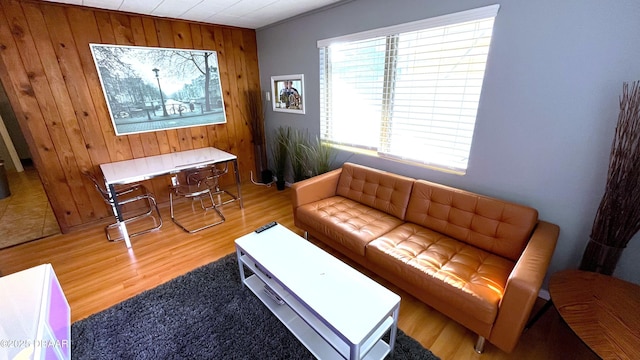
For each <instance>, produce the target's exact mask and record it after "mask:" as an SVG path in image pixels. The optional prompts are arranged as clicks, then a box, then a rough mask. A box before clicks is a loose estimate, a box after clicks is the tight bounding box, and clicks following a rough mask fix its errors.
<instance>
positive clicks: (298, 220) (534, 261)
mask: <svg viewBox="0 0 640 360" xmlns="http://www.w3.org/2000/svg"><path fill="white" fill-rule="evenodd" d="M292 190H293V199H292V201H293V215H294V221H295V225H296V226H297V227H299V228H300V229H302V230H304V231H305V232H306V234H308V235H311V236H313V237H314V238H316V239H318V240H320V241H322V242H324V243H326V244H327V245H329V246H331V247H332V248H334V249H336V250H338V251H340V252H341V253H343V254H344V255H347V256H348V257H349V258H351V259H352V260H354V261H356V262H357V263H359V264H361V265H363V266H364V267H366V268H368V269H369V270H371V271H373V272H374V273H376V274H378V275H380V276H381V277H383V278H385V279H387V280H388V281H390V282H392V283H393V284H395V285H397V286H398V287H400V288H401V289H403V290H405V291H407V292H408V293H410V294H412V295H413V296H415V297H416V298H418V299H420V300H421V301H423V302H424V303H426V304H428V305H429V306H431V307H433V308H435V309H436V310H438V311H440V312H441V313H443V314H445V315H447V316H448V317H450V318H451V319H453V320H455V321H457V322H458V323H460V324H462V325H464V326H465V327H467V328H468V329H470V330H472V331H474V332H475V333H477V334H478V341H477V342H476V345H475V348H476V351H478V352H481V351H482V349H483V346H484V342H485V339H486V340H488V341H489V342H491V343H492V344H494V345H495V346H497V347H498V348H500V349H502V350H503V351H506V352H511V351H512V350H513V348H514V347H515V346H516V344H517V342H518V339H519V338H520V334H521V333H522V330H523V328H524V326H525V324H526V322H527V320H528V318H529V315H530V313H531V309H532V307H533V305H534V302H535V300H536V298H537V296H538V292H539V291H540V287H541V285H542V281H543V279H544V276H545V274H546V271H547V267H548V265H549V262H550V260H551V256H552V255H553V251H554V249H555V246H556V242H557V239H558V234H559V231H560V229H559V227H558V226H557V225H554V224H551V223H548V222H545V221H541V220H539V219H538V212H537V211H536V210H535V209H533V208H530V207H526V206H522V205H517V204H513V203H509V202H506V201H502V200H498V199H494V198H490V197H486V196H482V195H478V194H474V193H471V192H467V191H463V190H459V189H455V188H451V187H447V186H443V185H439V184H435V183H431V182H428V181H424V180H416V179H412V178H408V177H404V176H400V175H397V174H393V173H389V172H384V171H380V170H377V169H373V168H368V167H364V166H361V165H356V164H351V163H345V164H344V165H343V166H342V168H340V169H337V170H334V171H331V172H328V173H325V174H322V175H319V176H316V177H313V178H310V179H307V180H304V181H300V182H297V183H295V184H294V185H293V186H292Z"/></svg>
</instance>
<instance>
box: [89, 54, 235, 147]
mask: <svg viewBox="0 0 640 360" xmlns="http://www.w3.org/2000/svg"><path fill="white" fill-rule="evenodd" d="M89 46H90V47H91V54H92V55H93V59H94V61H95V64H96V68H97V69H98V76H99V77H100V83H101V85H102V90H103V92H104V97H105V100H106V102H107V107H108V108H109V114H110V116H111V121H112V122H113V128H114V129H115V133H116V135H126V134H135V133H142V132H150V131H159V130H167V129H175V128H182V127H191V126H202V125H211V124H222V123H226V122H227V118H226V114H225V109H224V101H223V99H222V88H221V85H220V71H219V69H218V57H217V53H216V52H215V51H212V50H185V49H170V48H153V47H141V46H119V45H104V44H89Z"/></svg>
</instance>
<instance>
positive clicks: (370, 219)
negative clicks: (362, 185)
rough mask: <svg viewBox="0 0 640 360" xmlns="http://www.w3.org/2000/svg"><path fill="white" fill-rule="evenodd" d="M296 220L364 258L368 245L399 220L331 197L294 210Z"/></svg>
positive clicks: (366, 207) (400, 222)
mask: <svg viewBox="0 0 640 360" xmlns="http://www.w3.org/2000/svg"><path fill="white" fill-rule="evenodd" d="M296 216H297V218H298V220H299V221H300V222H302V223H304V224H306V227H307V228H308V230H309V231H312V232H319V233H322V234H324V235H326V236H328V237H329V238H331V239H332V240H333V241H336V242H338V243H340V244H341V245H343V246H345V247H346V248H348V249H350V250H352V251H354V252H356V253H358V254H360V255H362V256H364V248H365V246H366V245H367V243H368V242H370V241H371V240H373V239H375V238H377V237H379V236H380V235H382V234H384V233H386V232H388V231H389V230H391V229H393V228H395V227H396V226H398V225H400V224H402V220H400V219H398V218H396V217H394V216H391V215H389V214H387V213H385V212H382V211H380V210H376V209H372V208H370V207H368V206H366V205H362V204H360V203H358V202H356V201H353V200H351V199H347V198H344V197H342V196H333V197H330V198H326V199H323V200H319V201H316V202H313V203H310V204H306V205H303V206H300V207H298V208H297V209H296Z"/></svg>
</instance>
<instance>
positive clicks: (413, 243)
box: [366, 223, 515, 324]
mask: <svg viewBox="0 0 640 360" xmlns="http://www.w3.org/2000/svg"><path fill="white" fill-rule="evenodd" d="M366 253H367V258H368V259H369V260H370V261H371V262H372V263H374V264H375V266H376V267H380V268H381V269H383V270H382V271H386V272H391V273H394V274H395V275H396V276H401V277H402V278H404V279H406V280H407V281H409V282H410V283H412V284H414V286H415V288H416V289H421V290H420V291H422V292H425V293H427V294H429V296H432V297H436V298H438V299H439V300H440V301H442V302H443V303H446V304H449V305H450V307H451V309H453V310H454V311H456V312H459V311H462V312H464V313H466V314H468V316H470V317H473V318H476V319H478V320H479V321H481V322H484V323H486V324H493V322H494V321H495V318H496V315H497V312H498V305H499V304H500V300H501V299H502V296H503V293H504V288H505V284H506V282H507V278H508V277H509V274H510V273H511V270H512V269H513V267H514V266H515V263H514V262H513V261H510V260H508V259H505V258H502V257H500V256H496V255H494V254H491V253H488V252H486V251H483V250H481V249H478V248H475V247H473V246H470V245H468V244H465V243H464V242H461V241H458V240H455V239H452V238H450V237H448V236H446V235H443V234H440V233H438V232H435V231H433V230H429V229H426V228H424V227H422V226H419V225H416V224H412V223H405V224H403V225H400V226H399V227H397V228H396V229H393V230H391V231H390V232H389V233H387V234H385V235H383V236H381V237H380V238H378V239H376V240H373V241H372V242H371V243H369V244H368V245H367V249H366Z"/></svg>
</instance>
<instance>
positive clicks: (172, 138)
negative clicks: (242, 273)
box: [0, 0, 640, 358]
mask: <svg viewBox="0 0 640 360" xmlns="http://www.w3.org/2000/svg"><path fill="white" fill-rule="evenodd" d="M491 4H493V3H492V2H487V1H462V2H455V3H452V2H444V1H429V2H424V1H410V0H400V1H394V2H387V1H382V0H379V1H378V0H367V1H363V0H356V1H344V2H340V3H338V4H337V5H335V6H331V7H328V8H326V9H323V10H322V11H317V12H313V13H310V14H307V15H306V16H302V17H297V18H293V19H291V20H289V21H284V22H281V23H277V24H274V25H270V26H265V27H263V28H259V29H257V30H255V31H254V30H251V29H236V28H228V27H224V26H215V25H201V24H199V25H194V24H191V23H189V22H184V21H179V20H167V19H154V18H151V17H143V16H136V15H131V14H122V13H117V12H102V11H93V10H91V9H88V8H83V7H77V6H68V5H53V4H48V3H47V4H45V3H42V2H37V1H7V2H3V3H2V11H3V14H2V16H3V18H4V19H5V20H6V21H5V20H3V21H2V24H3V25H1V26H0V41H1V42H2V44H5V45H4V46H3V48H2V53H1V54H2V62H1V63H2V64H3V66H2V67H1V68H0V79H1V80H2V82H3V84H4V85H5V87H7V92H8V93H9V95H10V99H11V100H12V103H13V104H18V107H17V109H15V110H16V113H17V114H18V115H19V118H20V119H21V121H22V125H23V129H28V134H26V135H27V136H28V137H29V141H30V146H31V150H32V153H34V163H35V164H36V167H37V168H38V171H39V172H40V176H41V178H42V179H43V182H44V183H45V189H46V191H47V194H48V196H49V199H50V202H51V203H52V207H53V209H54V212H55V214H56V216H57V218H58V221H59V223H60V226H61V228H62V230H63V232H65V233H68V234H69V236H71V238H65V239H64V240H61V243H60V244H61V245H62V244H64V246H61V247H60V248H59V249H57V251H61V252H66V253H67V254H68V256H69V257H70V258H75V257H84V256H88V254H86V253H85V250H84V249H85V248H84V247H85V246H87V242H86V241H87V240H86V239H84V236H87V238H90V239H92V240H93V241H100V242H103V244H101V245H100V246H99V248H97V249H99V251H103V252H105V251H106V252H108V253H109V254H110V255H111V256H113V258H117V259H120V260H122V259H121V258H127V257H129V258H130V257H131V256H132V255H128V254H127V252H126V250H125V248H124V247H123V246H121V245H122V244H112V243H107V242H106V241H105V240H104V236H103V234H102V233H101V231H102V229H101V227H100V226H97V225H96V222H98V223H100V224H102V222H100V221H104V220H101V219H107V218H108V217H109V216H110V215H111V214H110V209H109V208H106V207H105V206H104V204H102V203H101V201H100V199H99V198H98V197H97V196H96V194H94V189H92V188H91V186H90V184H88V183H87V182H86V181H84V180H83V179H82V176H81V170H86V169H92V170H95V169H97V166H98V165H99V164H101V163H105V162H110V161H116V160H123V159H129V158H134V157H140V156H146V155H152V154H159V153H168V152H173V151H177V150H186V149H190V148H199V147H204V146H216V147H220V148H222V149H224V150H226V151H229V152H232V153H234V154H236V155H237V156H238V160H239V165H240V170H241V178H242V179H243V181H244V183H246V182H247V180H248V179H249V178H250V177H251V174H250V171H251V170H253V168H254V154H253V147H252V146H248V144H250V143H251V136H250V131H249V129H248V128H247V126H246V125H245V124H244V121H243V120H244V119H243V114H242V110H241V109H242V104H241V103H240V99H241V98H242V93H243V92H244V91H245V90H249V89H259V90H260V91H261V92H262V93H263V94H264V93H265V92H270V91H271V76H278V75H287V74H304V80H305V84H304V91H305V94H304V96H305V100H306V111H305V114H287V113H282V112H274V111H271V109H270V108H271V103H265V107H266V110H265V127H266V134H267V138H268V139H269V137H270V136H271V134H273V132H274V131H275V130H276V129H277V128H278V127H280V126H291V127H294V128H300V129H307V130H308V131H309V133H310V134H312V135H316V134H319V132H320V124H319V121H318V116H319V113H320V103H319V98H320V89H319V56H318V47H317V42H318V41H319V40H322V39H328V38H332V37H336V36H342V35H345V34H352V33H357V32H361V31H365V30H370V29H374V28H380V27H384V26H390V25H396V24H402V23H407V22H411V21H416V20H421V19H426V18H431V17H435V16H440V15H444V14H449V13H455V12H459V11H464V10H468V9H473V8H478V7H481V6H486V5H491ZM639 12H640V8H639V7H638V6H637V4H636V3H635V2H634V1H619V2H616V3H615V4H607V3H604V2H598V1H588V2H584V1H577V0H575V1H563V2H554V1H544V2H539V1H538V2H526V3H525V2H519V1H505V2H502V3H500V10H499V12H498V14H497V16H496V20H495V25H494V32H493V39H492V44H491V50H490V54H489V57H488V60H487V68H486V72H485V79H484V84H483V92H482V98H481V101H480V103H479V107H478V115H477V122H476V127H475V133H474V139H473V147H472V151H471V153H470V157H469V162H468V168H467V170H466V174H464V175H456V174H451V173H447V172H442V171H437V170H433V169H430V168H425V167H416V166H410V165H406V164H404V163H400V162H394V161H390V160H384V159H381V158H372V157H368V156H365V155H361V154H354V153H347V152H340V153H339V155H338V158H337V159H336V163H338V164H340V163H343V162H345V161H349V162H355V163H359V164H363V165H367V166H371V167H375V168H379V169H383V170H387V171H391V172H395V173H399V174H403V175H406V176H411V177H415V178H420V179H427V180H430V181H434V182H438V183H443V184H447V185H449V186H454V187H458V188H462V189H465V190H469V191H474V192H478V193H481V194H485V195H489V196H494V197H498V198H502V199H506V200H509V201H513V202H517V203H522V204H525V205H528V206H531V207H533V208H536V209H537V210H538V211H539V213H540V218H541V219H545V220H547V221H550V222H553V223H555V224H558V225H559V226H560V229H561V230H560V237H559V240H558V244H557V248H556V251H555V253H554V257H553V259H552V262H551V265H550V267H549V270H548V274H549V275H550V274H553V273H555V272H558V271H560V270H564V269H569V268H576V267H577V266H578V265H579V262H580V258H581V256H582V253H583V251H584V249H585V246H586V243H587V241H588V239H589V232H590V230H591V224H592V222H593V218H594V216H595V213H596V210H597V207H598V203H599V201H600V198H601V197H602V193H603V190H604V184H605V181H606V174H607V166H608V160H609V150H610V146H611V141H612V139H613V135H614V130H615V122H616V119H617V114H618V97H619V95H620V92H621V90H622V84H623V82H630V81H633V80H636V79H637V77H638V71H637V61H636V59H637V58H638V55H639V52H640V49H639V48H638V47H637V46H633V44H635V34H637V33H638V30H640V29H639V27H640V24H638V22H637V19H638V15H640V14H639ZM60 19H66V22H65V21H60ZM9 23H11V24H19V25H21V26H18V27H15V26H14V27H12V28H9V27H8V26H6V25H5V24H9ZM195 32H197V33H198V34H200V37H197V36H189V37H186V36H183V35H184V34H191V35H193V33H195ZM207 34H211V35H210V36H208V35H207ZM194 39H200V40H199V42H198V41H197V40H194ZM88 43H114V44H122V45H142V46H160V47H178V48H213V49H215V50H217V51H219V52H221V53H223V54H224V55H226V57H225V58H224V60H223V57H222V56H221V60H220V63H221V69H223V70H222V73H225V72H226V74H225V76H227V82H226V83H224V82H223V90H224V97H225V104H226V107H227V109H228V123H227V124H225V125H214V126H210V127H206V128H190V129H180V130H171V131H166V132H158V133H145V134H137V135H128V136H115V135H114V134H113V129H112V125H111V123H110V121H109V114H108V113H107V110H106V107H105V106H104V99H103V98H102V93H101V88H100V83H99V80H98V78H97V72H96V70H95V66H94V64H93V60H92V59H91V54H90V52H89V49H88V46H87V44H88ZM240 49H241V50H240ZM232 59H233V61H232ZM223 61H225V63H224V64H226V65H225V66H224V68H223V66H222V64H223ZM7 84H11V85H12V86H7ZM14 107H15V105H14ZM27 119H28V121H27ZM74 134H75V136H77V137H78V138H80V136H81V137H82V139H83V140H82V141H77V139H76V138H74V137H73V135H74ZM150 183H151V187H152V189H153V191H154V193H156V195H157V196H158V198H159V199H161V200H160V201H161V202H166V200H167V199H168V190H167V187H166V184H165V182H163V181H161V180H153V181H151V182H150ZM260 190H273V189H260ZM274 192H275V191H274ZM248 194H249V191H247V197H250V196H249V195H248ZM277 196H278V199H280V197H286V195H284V193H282V194H281V193H278V194H277ZM277 204H279V205H280V206H283V210H277V213H276V214H277V215H274V217H277V218H278V219H277V220H278V221H279V222H282V223H284V224H285V225H287V226H288V227H290V228H292V229H293V228H294V227H293V223H292V220H291V219H290V218H286V217H287V216H290V215H288V214H287V213H286V212H287V211H288V212H290V207H289V206H290V205H289V203H288V202H287V201H285V200H282V199H280V200H278V201H276V202H275V204H274V205H277ZM229 209H230V210H229V211H230V212H231V211H236V210H234V209H232V208H229ZM252 209H259V210H258V211H260V212H265V211H267V209H265V208H263V207H261V205H260V203H259V202H254V203H251V202H248V204H246V205H245V209H244V210H243V214H246V215H247V216H249V215H248V213H250V212H253V210H252ZM165 210H166V209H165ZM235 216H237V217H238V219H240V217H241V216H242V215H241V214H240V213H238V214H236V215H235ZM281 219H282V220H281ZM287 219H288V220H287ZM269 220H270V218H269V216H267V214H264V213H262V214H260V216H259V217H258V218H252V220H251V221H250V222H249V223H248V224H244V225H243V227H242V230H244V231H246V232H250V231H252V230H253V228H255V227H257V226H259V225H261V224H262V223H265V222H267V221H269ZM237 221H238V222H236V223H235V224H239V223H240V222H241V221H240V220H237ZM232 223H233V222H231V221H229V223H227V224H225V225H230V224H232ZM87 229H90V230H87ZM85 231H88V233H87V234H86V235H83V234H84V232H85ZM162 231H164V229H163V230H162ZM212 233H213V234H216V235H215V236H223V235H225V234H229V236H232V237H233V236H236V235H238V234H237V233H236V232H235V230H234V231H229V230H226V231H221V234H219V233H216V232H215V231H213V232H212ZM171 234H172V235H171V236H170V238H171V241H174V242H179V241H187V242H188V243H197V242H198V240H197V239H201V240H200V241H202V237H203V236H200V235H198V236H194V237H187V235H185V234H181V233H180V232H175V233H171ZM218 234H219V235H218ZM148 236H151V238H148V239H145V237H140V238H137V239H135V240H134V249H136V245H138V244H140V243H142V242H146V241H149V239H155V238H154V236H156V235H155V234H151V235H148ZM183 237H187V240H183ZM636 237H637V236H636ZM634 240H635V239H634ZM217 241H219V240H217ZM136 242H137V243H138V244H136ZM163 243H164V244H167V243H166V242H163ZM28 246H35V245H34V244H28ZM199 246H203V245H202V244H200V245H196V246H195V248H193V249H190V250H188V251H187V252H186V253H185V254H183V253H181V252H180V250H179V249H180V248H179V247H178V248H175V249H174V251H175V252H176V253H177V254H180V256H184V257H195V258H196V260H192V261H185V263H184V264H182V263H181V265H180V266H181V267H180V268H179V269H178V270H175V273H172V274H175V275H178V274H180V273H184V272H186V271H188V270H191V269H193V268H195V267H197V266H199V265H202V264H204V263H206V261H207V260H213V259H211V258H210V255H207V256H203V255H201V256H200V257H198V249H199ZM230 246H231V245H223V246H222V248H223V249H224V251H227V252H229V253H230V252H232V251H233V250H232V247H230ZM107 248H108V250H107ZM25 249H27V250H26V251H29V250H28V249H32V248H30V247H25ZM53 249H55V247H49V249H48V250H49V251H51V250H53ZM95 249H96V248H94V250H95ZM144 249H145V247H144V246H140V247H139V250H138V249H136V250H138V251H139V252H142V253H144ZM200 249H202V248H200ZM206 249H208V248H206ZM16 252H17V250H16V249H15V248H12V249H9V250H2V251H0V270H1V271H2V273H3V274H6V273H12V272H15V271H18V270H21V268H20V266H22V265H23V264H25V263H31V266H33V265H35V264H38V263H40V262H45V261H48V260H47V259H51V256H53V255H49V254H47V253H46V252H44V251H43V252H32V253H30V254H24V253H23V254H22V255H20V256H18V255H16ZM139 252H136V253H135V257H138V258H143V256H144V254H140V253H139ZM639 253H640V245H639V244H638V241H637V240H635V241H631V242H630V244H629V246H628V247H627V249H625V251H624V253H623V255H622V258H621V259H620V262H619V265H618V267H617V269H616V273H615V275H616V277H620V278H622V279H625V280H628V281H631V282H633V283H639V282H640V278H639V277H638V276H640V275H639V274H640V271H638V270H639V269H638V266H639V265H638V264H637V261H635V258H636V257H637V255H638V254H639ZM156 255H158V254H156ZM219 255H220V256H221V255H223V254H219ZM158 256H160V257H163V256H169V257H170V256H172V253H171V252H169V253H164V254H163V255H158ZM15 259H19V261H18V260H15ZM27 259H29V260H28V261H27ZM89 259H90V258H89ZM94 260H95V259H94ZM56 261H58V262H63V263H64V262H65V261H71V260H70V259H69V260H64V258H63V257H61V255H59V254H58V255H56ZM84 261H90V260H84ZM105 261H108V260H105ZM145 261H149V262H152V261H154V257H149V258H146V260H145ZM158 263H159V264H162V263H163V262H162V261H159V262H158ZM120 266H123V265H120ZM141 266H142V265H141ZM145 266H146V267H145V269H146V270H145V273H144V274H143V275H140V276H141V277H149V276H150V277H152V278H153V280H149V279H147V280H146V281H147V282H146V283H145V284H146V285H145V286H146V287H144V288H145V289H146V288H151V287H153V286H155V285H157V284H159V283H161V282H164V281H166V280H168V279H169V278H171V277H172V276H169V275H167V274H168V273H164V272H163V269H162V268H163V266H162V265H160V267H161V268H160V270H161V271H160V274H158V275H153V274H152V273H151V270H150V269H152V268H153V265H152V264H147V265H145ZM165 266H167V267H169V265H165ZM165 270H166V269H165ZM127 271H132V272H135V270H133V269H131V270H127ZM129 275H130V276H131V277H129V278H128V280H127V281H126V282H125V283H124V285H122V284H123V283H122V281H121V282H120V284H121V286H122V290H123V292H124V293H125V294H124V295H118V298H120V299H121V300H122V299H125V298H127V297H130V296H133V295H135V293H137V292H139V291H141V290H142V289H143V288H141V287H139V286H140V285H138V284H134V283H135V282H136V280H137V278H136V275H131V274H129ZM74 276H75V277H81V276H82V273H81V272H79V273H77V274H69V275H67V279H71V278H73V277H74ZM77 284H78V285H77V286H81V285H80V283H77ZM112 286H113V287H112V291H115V290H114V289H116V288H117V285H115V284H112ZM544 288H546V286H544ZM91 291H92V290H86V291H84V292H79V293H76V295H73V296H74V297H73V298H70V299H69V300H70V302H73V301H77V299H76V297H80V296H89V293H90V292H91ZM94 300H95V299H94ZM114 303H115V302H114ZM101 307H102V308H106V305H104V306H101ZM73 311H81V308H80V309H72V312H73ZM462 336H465V335H462ZM469 338H472V336H471V335H469ZM471 341H472V340H471ZM431 345H432V344H428V345H427V347H429V348H430V349H432V350H433V346H431ZM465 346H466V345H465ZM496 351H497V350H496ZM436 355H438V356H441V357H443V358H447V356H446V354H442V355H441V354H438V352H436ZM486 355H489V354H487V353H485V354H484V355H483V356H486ZM469 356H472V355H469ZM501 356H505V355H497V357H496V358H501ZM492 358H493V357H492Z"/></svg>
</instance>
